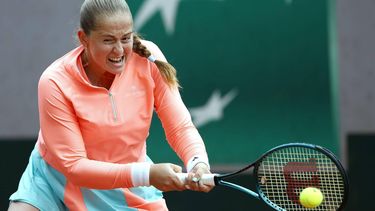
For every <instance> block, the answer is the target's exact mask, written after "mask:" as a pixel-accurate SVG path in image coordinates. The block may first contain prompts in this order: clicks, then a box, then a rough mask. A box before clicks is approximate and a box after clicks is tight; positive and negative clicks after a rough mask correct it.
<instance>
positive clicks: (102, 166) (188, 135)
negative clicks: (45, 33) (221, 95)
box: [37, 46, 207, 189]
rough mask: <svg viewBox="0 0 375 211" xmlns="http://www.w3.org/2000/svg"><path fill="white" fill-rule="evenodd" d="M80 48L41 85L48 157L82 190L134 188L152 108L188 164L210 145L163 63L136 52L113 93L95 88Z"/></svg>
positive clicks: (42, 148) (42, 137)
mask: <svg viewBox="0 0 375 211" xmlns="http://www.w3.org/2000/svg"><path fill="white" fill-rule="evenodd" d="M82 52H83V47H82V46H80V47H78V48H76V49H74V50H72V51H71V52H69V53H67V54H66V55H64V56H63V57H61V58H60V59H58V60H56V61H55V62H54V63H53V64H51V65H50V66H49V67H48V68H47V69H46V70H45V71H44V73H43V74H42V76H41V78H40V81H39V86H38V103H39V114H40V131H39V137H38V142H37V146H38V149H39V152H40V154H41V156H42V157H43V158H44V160H45V161H46V162H47V163H48V164H50V165H51V166H52V167H53V168H55V169H57V170H58V171H60V172H61V173H62V174H64V175H65V177H66V178H67V180H68V181H69V182H71V183H73V184H74V185H76V186H81V187H87V188H93V189H112V188H120V187H123V188H124V187H125V188H126V187H132V186H134V185H133V184H132V180H131V170H132V168H131V167H132V165H134V164H135V163H139V162H146V157H147V156H146V139H147V137H148V134H149V128H150V124H151V119H152V115H153V111H154V110H155V111H156V113H157V115H158V117H159V119H160V120H161V123H162V126H163V128H164V131H165V134H166V138H167V140H168V143H169V144H170V146H171V147H172V148H173V149H174V150H175V151H176V153H177V155H178V156H179V157H180V158H181V159H182V161H183V162H184V163H185V165H187V162H188V160H189V159H191V158H192V157H193V156H196V155H199V156H200V157H202V158H204V159H207V154H206V150H205V146H204V144H203V141H202V138H201V136H200V135H199V133H198V131H197V129H196V128H195V127H194V125H193V123H192V121H191V117H190V114H189V112H188V110H187V108H186V106H185V105H184V103H183V101H182V99H181V97H180V94H179V91H178V89H171V88H169V86H168V85H167V84H166V83H165V82H164V81H163V79H162V76H161V75H160V72H159V70H158V69H157V67H156V65H155V64H154V63H152V62H150V61H148V60H147V59H146V58H143V57H140V56H139V55H137V54H135V53H133V54H132V55H131V56H130V58H129V59H128V60H127V64H126V66H125V69H124V71H123V72H122V73H121V74H118V75H116V77H115V79H114V81H113V84H112V86H111V88H110V89H109V90H107V89H105V88H103V87H97V86H93V85H91V84H90V82H89V80H88V78H87V76H86V74H85V71H84V69H83V67H82V62H81V59H80V57H81V54H82Z"/></svg>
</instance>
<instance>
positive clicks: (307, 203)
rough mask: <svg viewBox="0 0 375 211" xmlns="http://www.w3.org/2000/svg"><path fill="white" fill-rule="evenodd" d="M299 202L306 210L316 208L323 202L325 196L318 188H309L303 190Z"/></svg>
mask: <svg viewBox="0 0 375 211" xmlns="http://www.w3.org/2000/svg"><path fill="white" fill-rule="evenodd" d="M299 201H300V203H301V204H302V206H304V207H306V208H315V207H317V206H319V205H320V204H321V203H322V201H323V194H322V192H320V190H319V189H318V188H314V187H308V188H305V189H303V190H302V192H301V194H300V195H299Z"/></svg>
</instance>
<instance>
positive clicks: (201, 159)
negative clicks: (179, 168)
mask: <svg viewBox="0 0 375 211" xmlns="http://www.w3.org/2000/svg"><path fill="white" fill-rule="evenodd" d="M198 163H204V164H205V165H207V168H208V170H210V164H209V163H208V159H207V158H205V157H200V156H193V157H192V158H190V159H189V161H188V163H187V165H186V171H187V172H190V171H191V170H192V169H193V168H194V167H195V166H196V165H197V164H198Z"/></svg>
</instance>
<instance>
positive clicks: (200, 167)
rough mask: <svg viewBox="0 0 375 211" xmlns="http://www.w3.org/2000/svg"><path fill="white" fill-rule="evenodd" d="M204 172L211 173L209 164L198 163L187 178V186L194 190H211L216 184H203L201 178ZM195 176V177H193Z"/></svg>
mask: <svg viewBox="0 0 375 211" xmlns="http://www.w3.org/2000/svg"><path fill="white" fill-rule="evenodd" d="M203 174H211V172H210V170H208V166H207V165H206V164H204V163H197V165H195V166H194V168H193V169H192V170H191V171H190V172H189V174H188V178H187V180H186V188H187V189H189V190H194V191H202V192H209V191H210V190H211V189H212V188H213V187H214V186H212V185H208V184H203V183H202V182H201V181H200V178H201V177H202V175H203ZM193 178H194V179H193Z"/></svg>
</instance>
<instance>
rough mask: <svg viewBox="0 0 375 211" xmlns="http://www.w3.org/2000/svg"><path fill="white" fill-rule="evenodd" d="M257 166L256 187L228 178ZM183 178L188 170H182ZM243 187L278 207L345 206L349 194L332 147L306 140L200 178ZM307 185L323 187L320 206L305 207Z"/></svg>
mask: <svg viewBox="0 0 375 211" xmlns="http://www.w3.org/2000/svg"><path fill="white" fill-rule="evenodd" d="M250 168H253V176H254V178H256V191H252V190H249V189H247V188H245V187H243V186H240V185H237V184H234V183H231V182H228V181H225V179H228V178H230V177H234V176H237V175H239V174H240V173H243V172H244V171H246V170H248V169H250ZM178 175H179V178H180V179H181V180H182V181H183V180H185V179H186V178H187V173H179V174H178ZM199 182H201V183H204V184H211V185H215V186H225V187H229V188H233V189H236V190H239V191H242V192H244V193H246V194H248V195H250V196H253V197H255V198H257V199H260V200H262V201H263V202H265V203H266V204H267V205H269V206H270V207H272V208H274V209H275V210H282V211H284V210H288V211H293V210H299V211H300V210H306V211H312V210H314V211H317V210H325V211H327V210H328V211H332V210H342V209H343V207H344V205H345V202H346V200H347V197H348V188H349V187H348V186H349V184H348V179H347V175H346V173H345V170H344V168H343V167H342V165H341V163H340V161H339V160H338V159H337V158H336V156H335V155H334V154H333V153H332V152H330V151H329V150H327V149H325V148H323V147H321V146H317V145H313V144H305V143H289V144H284V145H280V146H277V147H275V148H273V149H271V150H269V151H268V152H266V153H264V154H263V155H262V156H261V157H260V158H258V160H256V161H255V162H253V163H251V164H250V165H248V166H246V167H245V168H243V169H240V170H238V171H235V172H232V173H227V174H205V175H203V176H202V178H201V180H200V181H199ZM307 187H315V188H319V189H320V191H321V192H322V194H323V197H324V198H323V202H322V203H321V204H320V205H319V206H318V207H316V208H305V207H303V206H302V205H301V203H300V202H299V194H300V193H301V191H302V190H303V189H305V188H307Z"/></svg>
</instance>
